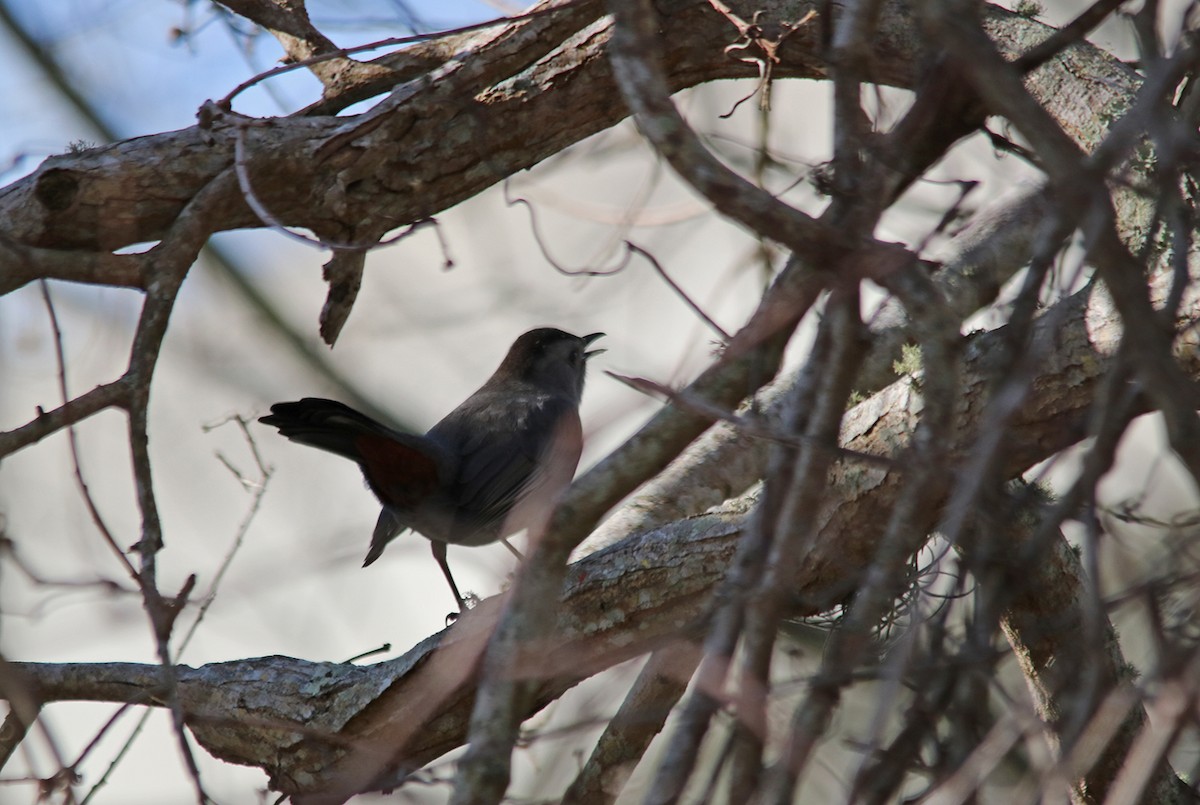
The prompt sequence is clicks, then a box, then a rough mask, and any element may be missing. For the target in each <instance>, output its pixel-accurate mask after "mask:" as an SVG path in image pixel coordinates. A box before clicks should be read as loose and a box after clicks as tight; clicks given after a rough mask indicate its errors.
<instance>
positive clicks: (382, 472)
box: [259, 327, 605, 612]
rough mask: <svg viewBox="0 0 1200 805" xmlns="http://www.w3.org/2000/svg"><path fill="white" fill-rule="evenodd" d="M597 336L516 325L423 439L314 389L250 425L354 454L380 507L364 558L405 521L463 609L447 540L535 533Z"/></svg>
mask: <svg viewBox="0 0 1200 805" xmlns="http://www.w3.org/2000/svg"><path fill="white" fill-rule="evenodd" d="M603 336H604V333H592V334H590V335H585V336H576V335H572V334H570V333H567V332H564V331H562V330H559V329H556V328H553V327H540V328H537V329H534V330H530V331H529V332H526V333H524V334H522V335H521V336H519V337H518V338H517V340H516V341H514V342H513V344H512V346H511V347H510V348H509V350H508V353H507V354H506V355H505V357H504V360H503V361H501V363H500V366H499V368H497V369H496V371H495V372H494V373H493V374H492V376H491V377H489V378H488V379H487V381H486V382H485V383H484V384H483V385H482V386H480V387H479V389H478V390H477V391H476V392H475V393H473V394H472V395H471V396H470V397H468V398H467V399H466V400H465V401H463V403H462V404H461V405H459V406H458V407H457V408H455V409H454V410H453V411H451V412H450V413H449V414H447V415H446V416H445V417H444V418H443V419H442V420H441V421H439V422H438V423H437V424H436V425H434V426H433V427H432V428H430V429H429V431H428V432H427V433H426V434H425V435H423V436H420V435H417V434H414V433H407V432H405V431H402V430H397V429H395V428H391V427H389V426H387V425H385V424H383V423H381V422H378V421H376V420H375V419H372V418H371V417H369V416H367V415H366V414H363V413H361V412H359V411H356V410H354V409H353V408H351V407H350V406H348V405H345V404H343V403H340V402H337V401H334V400H326V399H321V398H316V397H305V398H303V399H301V400H298V401H296V402H281V403H276V404H274V405H272V406H271V413H270V414H269V415H267V416H263V417H261V418H259V422H261V423H263V424H265V425H270V426H273V427H275V428H278V429H279V433H280V434H281V435H283V436H285V437H287V438H288V439H289V440H291V441H293V442H297V443H299V444H303V445H308V446H310V447H316V448H318V449H321V450H325V451H328V452H330V453H334V454H335V455H339V456H342V457H344V458H348V459H350V460H351V461H354V462H356V463H357V464H358V465H359V467H360V468H361V469H362V473H363V477H364V479H365V480H366V484H367V487H368V488H370V490H371V491H372V492H373V493H374V494H375V496H376V497H377V498H378V499H379V502H380V503H382V504H383V510H382V511H381V512H380V513H379V519H378V520H377V521H376V524H375V530H374V532H373V533H372V535H371V544H370V548H369V550H368V551H367V556H366V559H365V560H364V561H363V567H366V566H368V565H370V564H372V563H373V562H374V561H375V560H376V559H378V558H379V556H380V555H381V554H382V553H383V549H384V548H385V547H387V545H388V543H389V542H391V541H392V540H393V539H395V538H396V537H397V536H398V535H399V534H400V533H402V532H403V531H405V530H406V529H412V530H413V531H415V532H417V533H418V534H420V535H421V536H423V537H425V538H426V539H428V540H429V541H430V543H431V545H432V546H433V556H434V559H436V560H437V563H438V566H439V567H440V568H441V570H442V574H443V575H444V576H445V577H446V582H447V583H448V584H449V585H450V590H451V592H452V593H453V594H454V600H455V602H456V603H457V604H458V608H459V611H460V612H465V611H466V610H467V608H468V605H467V602H466V600H465V599H464V598H463V596H462V595H461V594H460V593H459V590H458V585H457V584H456V583H455V581H454V576H453V574H452V573H451V572H450V565H449V563H448V562H447V559H446V548H447V546H448V545H468V546H477V545H486V544H488V543H491V542H495V541H497V540H500V539H503V538H504V537H508V536H511V535H513V534H516V533H517V532H519V531H521V530H522V529H528V532H529V533H530V534H531V535H535V536H536V535H540V533H541V531H542V530H544V528H545V526H546V525H547V523H548V520H549V517H550V515H551V513H552V512H553V508H554V504H555V502H556V501H557V499H558V498H559V497H560V496H561V495H562V493H563V492H564V491H565V490H566V488H567V487H568V486H569V485H570V483H571V479H572V478H573V477H574V475H575V469H576V467H577V466H578V464H579V456H580V453H581V451H582V446H583V428H582V425H581V422H580V419H579V402H580V399H581V398H582V396H583V383H584V377H585V375H586V373H587V364H588V361H589V360H590V359H591V358H594V357H595V356H596V355H599V354H600V353H602V352H604V351H605V350H603V349H593V350H589V349H588V347H589V346H591V344H592V343H593V342H594V341H596V340H597V339H599V338H601V337H603ZM505 544H507V541H506V543H505ZM509 547H510V548H511V546H509ZM514 550H515V549H514Z"/></svg>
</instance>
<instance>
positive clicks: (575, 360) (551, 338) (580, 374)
mask: <svg viewBox="0 0 1200 805" xmlns="http://www.w3.org/2000/svg"><path fill="white" fill-rule="evenodd" d="M603 336H604V333H591V334H590V335H585V336H578V335H571V334H570V333H565V332H563V331H562V330H558V329H555V328H554V327H539V328H538V329H536V330H530V331H529V332H527V333H525V334H524V335H522V336H521V337H520V338H518V339H517V340H516V341H514V342H513V345H512V346H511V347H509V350H508V355H506V356H505V357H504V361H503V362H502V363H501V364H500V368H499V369H497V370H496V373H495V374H494V375H493V376H492V379H493V380H495V379H500V378H518V379H520V380H523V381H525V382H527V383H532V384H534V385H535V386H537V387H538V388H540V389H541V390H543V391H547V392H550V393H554V394H561V395H563V396H567V397H571V398H573V399H574V400H575V401H576V402H578V401H579V398H580V397H581V396H582V395H583V379H584V376H585V374H586V373H587V362H588V358H591V357H593V356H595V355H599V354H600V353H601V352H604V350H603V349H593V350H589V349H588V347H589V346H591V344H592V342H593V341H595V340H596V339H598V338H601V337H603Z"/></svg>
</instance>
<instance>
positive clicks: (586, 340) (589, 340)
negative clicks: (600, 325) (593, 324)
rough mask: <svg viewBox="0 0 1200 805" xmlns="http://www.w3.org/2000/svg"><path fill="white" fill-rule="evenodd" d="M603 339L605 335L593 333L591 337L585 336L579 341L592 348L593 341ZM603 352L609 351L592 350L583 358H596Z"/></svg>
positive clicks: (584, 354)
mask: <svg viewBox="0 0 1200 805" xmlns="http://www.w3.org/2000/svg"><path fill="white" fill-rule="evenodd" d="M603 337H604V333H592V334H591V335H585V336H583V337H582V338H580V339H579V340H580V341H582V342H583V345H584V346H585V347H590V346H591V345H592V342H593V341H595V340H596V339H598V338H603ZM602 352H608V350H607V349H591V350H588V351H587V352H585V353H583V357H584V358H594V357H595V356H597V355H599V354H600V353H602Z"/></svg>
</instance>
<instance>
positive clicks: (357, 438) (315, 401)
mask: <svg viewBox="0 0 1200 805" xmlns="http://www.w3.org/2000/svg"><path fill="white" fill-rule="evenodd" d="M258 421H259V422H261V423H263V424H264V425H271V426H273V427H276V428H279V432H280V433H281V434H283V435H284V436H286V437H287V438H288V439H291V440H292V441H293V442H297V443H299V444H306V445H308V446H310V447H316V448H318V449H321V450H328V451H329V452H330V453H335V454H337V455H339V456H344V457H345V458H348V459H350V460H351V461H359V462H361V461H362V451H361V448H360V445H361V440H362V438H363V437H364V436H365V437H373V436H374V437H378V436H383V437H385V438H395V437H396V435H397V434H396V431H394V430H392V429H391V428H389V427H387V426H386V425H383V424H382V423H379V422H376V421H375V420H374V419H371V417H369V416H367V415H366V414H362V413H359V412H358V411H355V410H354V409H353V408H351V407H350V406H348V405H343V404H342V403H340V402H336V401H334V400H323V399H320V398H318V397H305V398H304V399H302V400H300V401H299V402H285V403H276V404H275V405H272V406H271V413H270V414H269V415H267V416H264V417H261V418H260V419H259V420H258Z"/></svg>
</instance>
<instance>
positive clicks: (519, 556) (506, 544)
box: [500, 538, 525, 562]
mask: <svg viewBox="0 0 1200 805" xmlns="http://www.w3.org/2000/svg"><path fill="white" fill-rule="evenodd" d="M500 541H501V542H503V543H504V547H505V548H508V549H509V550H510V551H512V555H513V556H515V557H517V561H518V562H524V561H525V556H524V555H523V554H522V553H521V552H520V551H518V550H517V549H516V548H514V547H513V544H512V543H511V542H509V541H508V539H507V538H505V539H501V540H500Z"/></svg>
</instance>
